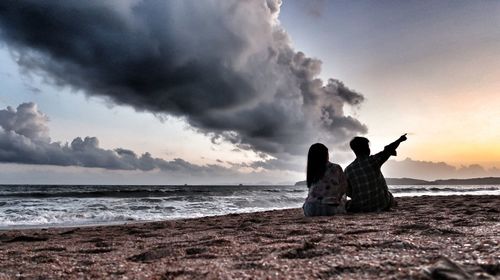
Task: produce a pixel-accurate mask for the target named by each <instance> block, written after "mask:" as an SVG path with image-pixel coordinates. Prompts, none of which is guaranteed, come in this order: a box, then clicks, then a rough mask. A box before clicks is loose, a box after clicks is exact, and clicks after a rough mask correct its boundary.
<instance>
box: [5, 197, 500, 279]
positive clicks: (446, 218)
mask: <svg viewBox="0 0 500 280" xmlns="http://www.w3.org/2000/svg"><path fill="white" fill-rule="evenodd" d="M397 200H398V206H397V207H396V208H395V209H393V210H391V211H388V212H382V213H361V214H346V215H338V216H334V217H314V218H308V217H304V216H303V213H302V210H301V209H286V210H273V211H266V212H256V213H241V214H229V215H223V216H212V217H202V218H195V219H181V220H170V221H162V222H148V223H132V224H124V225H114V226H89V227H59V228H38V229H22V230H5V231H0V279H17V278H22V279H99V278H111V279H318V278H333V279H335V278H337V279H349V278H352V279H376V278H381V279H402V278H415V279H432V278H434V279H446V278H445V277H451V276H457V275H458V276H460V277H462V278H455V279H468V278H467V277H469V278H470V279H472V278H473V277H476V278H479V279H500V196H487V195H484V196H481V195H476V196H470V195H454V196H419V197H402V198H398V199H397ZM458 276H457V277H458ZM440 277H441V278H440ZM443 277H444V278H443Z"/></svg>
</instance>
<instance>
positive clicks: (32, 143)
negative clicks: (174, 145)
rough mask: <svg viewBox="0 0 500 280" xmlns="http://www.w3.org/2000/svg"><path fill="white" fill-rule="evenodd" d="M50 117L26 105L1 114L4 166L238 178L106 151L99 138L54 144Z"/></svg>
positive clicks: (230, 172)
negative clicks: (155, 171) (56, 167)
mask: <svg viewBox="0 0 500 280" xmlns="http://www.w3.org/2000/svg"><path fill="white" fill-rule="evenodd" d="M48 120H49V119H48V117H47V116H46V115H45V114H43V113H42V112H40V111H38V108H37V105H36V104H34V103H23V104H21V105H19V106H18V107H17V109H14V108H11V107H7V109H4V110H0V162H4V163H23V164H44V165H58V166H81V167H99V168H105V169H114V170H142V171H149V170H153V169H159V170H162V171H166V172H168V171H175V172H180V173H185V174H197V175H210V174H212V175H214V174H216V175H234V174H235V173H236V171H235V170H230V169H228V168H224V167H222V166H218V165H205V166H200V165H195V164H191V163H189V162H187V161H185V160H182V159H179V158H177V159H173V160H171V161H166V160H163V159H159V158H153V157H152V156H151V154H149V153H144V154H142V155H140V156H138V155H136V153H135V152H133V151H131V150H127V149H123V148H118V149H115V150H106V149H102V148H100V147H99V140H98V139H97V138H96V137H85V138H83V139H82V138H80V137H77V138H75V139H74V140H73V141H72V142H71V143H70V144H68V143H66V144H61V143H57V142H52V141H51V140H50V137H49V129H48V126H47V122H48Z"/></svg>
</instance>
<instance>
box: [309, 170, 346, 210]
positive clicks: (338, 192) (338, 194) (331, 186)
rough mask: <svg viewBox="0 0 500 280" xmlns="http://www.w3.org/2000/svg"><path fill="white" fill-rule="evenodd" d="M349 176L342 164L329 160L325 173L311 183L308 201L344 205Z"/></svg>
mask: <svg viewBox="0 0 500 280" xmlns="http://www.w3.org/2000/svg"><path fill="white" fill-rule="evenodd" d="M346 191H347V178H346V176H345V175H344V171H342V167H340V165H338V164H335V163H331V162H328V163H327V164H326V170H325V175H324V176H323V178H321V179H320V180H319V181H318V182H316V183H314V184H312V185H311V187H310V188H309V194H308V196H307V199H306V202H321V203H323V204H332V205H343V204H344V203H345V200H346V196H345V193H346Z"/></svg>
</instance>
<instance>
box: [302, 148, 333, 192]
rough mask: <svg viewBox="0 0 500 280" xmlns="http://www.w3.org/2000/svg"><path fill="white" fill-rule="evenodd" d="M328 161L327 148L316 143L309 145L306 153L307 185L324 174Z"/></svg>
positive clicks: (316, 180)
mask: <svg viewBox="0 0 500 280" xmlns="http://www.w3.org/2000/svg"><path fill="white" fill-rule="evenodd" d="M327 162H328V148H327V147H326V146H325V145H323V144H321V143H316V144H313V145H311V147H310V148H309V153H308V154H307V187H310V186H311V185H312V184H314V183H316V182H318V181H319V180H320V179H321V178H322V177H323V175H325V170H326V163H327Z"/></svg>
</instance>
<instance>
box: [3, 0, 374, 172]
mask: <svg viewBox="0 0 500 280" xmlns="http://www.w3.org/2000/svg"><path fill="white" fill-rule="evenodd" d="M280 5H281V1H279V0H252V1H239V0H207V1H194V0H192V1H188V0H185V1H159V0H158V1H155V0H150V1H138V0H122V1H101V0H89V1H79V0H65V1H38V0H24V1H17V0H5V1H1V2H0V30H1V35H0V36H1V38H2V40H3V41H4V42H6V43H7V45H8V46H9V48H10V49H11V50H12V51H13V52H14V53H15V55H16V59H17V61H18V63H19V65H21V66H22V67H23V69H24V70H27V71H33V72H36V73H40V74H41V75H44V77H45V78H47V79H48V80H50V81H52V82H53V83H55V84H57V85H60V86H70V87H72V88H74V89H78V90H83V91H84V92H86V93H87V94H89V95H98V96H103V97H105V98H106V99H108V100H110V101H112V102H114V103H115V104H123V105H130V106H132V107H134V108H135V109H136V110H146V111H150V112H152V113H155V114H166V115H175V116H180V117H183V118H184V119H185V120H186V121H187V122H188V123H189V124H190V125H191V126H193V127H194V128H196V129H198V130H199V131H201V132H203V133H206V134H208V135H210V136H212V137H213V139H223V140H227V141H230V142H232V143H234V144H236V145H237V146H238V147H240V148H246V149H253V150H255V151H259V152H265V153H268V154H280V153H281V154H283V153H287V154H303V153H305V151H306V150H307V146H308V145H309V144H310V143H311V142H312V141H314V140H313V139H323V140H324V141H325V142H327V143H328V144H339V143H342V142H345V141H346V140H347V139H349V138H350V137H352V136H353V135H355V134H359V133H365V132H366V127H365V126H364V125H363V124H362V123H360V122H359V121H358V120H357V119H354V118H352V117H348V116H346V115H345V114H344V111H343V107H344V105H359V104H360V103H361V102H363V96H362V95H361V94H359V93H357V92H355V91H353V90H351V89H349V88H347V87H346V86H344V85H343V84H342V83H341V82H340V81H337V80H334V79H332V80H329V81H328V82H327V83H326V84H325V83H324V82H323V81H322V80H320V79H318V75H319V74H320V71H321V61H320V60H318V59H314V58H310V57H307V56H306V55H305V54H304V53H302V52H297V51H295V50H294V49H293V48H292V46H291V43H290V39H289V37H288V35H287V33H286V31H285V30H283V28H282V27H281V26H280V24H279V21H278V20H277V18H278V15H279V11H280ZM85 141H86V140H82V143H83V144H85V145H89V146H85V149H93V148H95V147H94V146H92V145H93V144H95V143H92V140H88V141H90V142H89V143H85ZM82 143H80V142H78V143H75V145H80V144H82ZM69 148H71V147H69ZM122 152H123V151H122ZM114 153H115V154H116V153H118V152H114ZM120 156H122V157H127V158H134V156H133V155H131V154H127V153H122V154H121V155H120ZM104 161H105V162H107V161H113V160H112V157H111V158H109V156H108V157H107V159H106V160H104ZM145 161H147V159H145Z"/></svg>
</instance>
